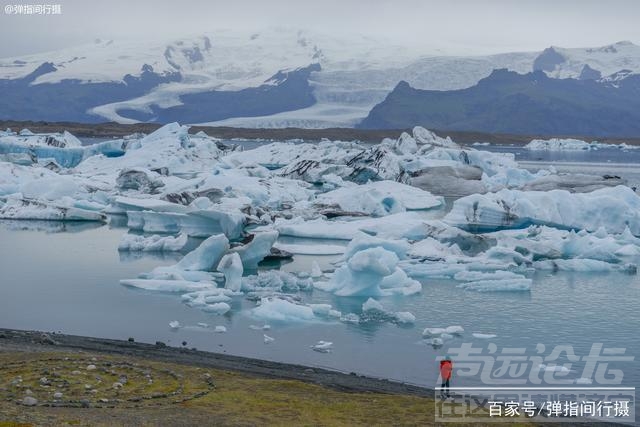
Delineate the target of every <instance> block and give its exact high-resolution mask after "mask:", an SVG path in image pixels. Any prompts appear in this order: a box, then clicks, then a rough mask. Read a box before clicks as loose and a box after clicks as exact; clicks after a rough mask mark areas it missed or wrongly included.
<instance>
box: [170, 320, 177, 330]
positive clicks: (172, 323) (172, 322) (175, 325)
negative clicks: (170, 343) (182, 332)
mask: <svg viewBox="0 0 640 427" xmlns="http://www.w3.org/2000/svg"><path fill="white" fill-rule="evenodd" d="M169 327H170V328H171V329H178V328H180V322H178V321H177V320H172V321H171V322H169Z"/></svg>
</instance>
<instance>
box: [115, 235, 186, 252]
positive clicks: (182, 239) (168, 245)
mask: <svg viewBox="0 0 640 427" xmlns="http://www.w3.org/2000/svg"><path fill="white" fill-rule="evenodd" d="M187 240H188V236H187V235H186V234H180V235H179V236H176V237H173V236H159V235H157V234H154V235H152V236H140V235H136V234H124V235H123V236H122V239H121V240H120V244H119V245H118V250H119V251H142V252H162V251H167V252H170V251H181V250H182V249H184V247H185V246H186V245H187Z"/></svg>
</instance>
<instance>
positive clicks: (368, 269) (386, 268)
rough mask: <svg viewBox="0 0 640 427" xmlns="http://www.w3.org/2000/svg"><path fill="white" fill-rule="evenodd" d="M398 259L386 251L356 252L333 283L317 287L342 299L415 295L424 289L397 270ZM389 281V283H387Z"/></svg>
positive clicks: (340, 269)
mask: <svg viewBox="0 0 640 427" xmlns="http://www.w3.org/2000/svg"><path fill="white" fill-rule="evenodd" d="M397 265H398V256H397V255H396V254H395V253H394V252H390V251H388V250H386V249H384V248H382V247H373V248H368V249H365V250H362V251H359V252H356V253H355V254H354V255H353V256H352V257H351V258H349V259H348V261H347V262H346V263H345V265H343V266H341V267H340V268H338V269H337V270H336V271H335V273H334V274H333V277H332V278H331V280H330V282H328V283H316V284H315V286H317V287H318V288H320V289H323V290H326V291H329V292H333V293H335V294H336V295H339V296H382V295H393V294H401V295H411V294H414V293H418V292H420V291H421V289H422V285H420V283H419V282H417V281H415V280H413V279H409V278H408V277H407V275H406V274H405V273H404V271H402V270H401V269H399V268H398V267H397ZM385 279H389V280H387V281H385Z"/></svg>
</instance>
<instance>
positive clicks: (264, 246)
mask: <svg viewBox="0 0 640 427" xmlns="http://www.w3.org/2000/svg"><path fill="white" fill-rule="evenodd" d="M250 236H252V237H251V240H250V241H249V242H248V243H246V244H244V245H242V246H238V247H234V248H232V249H231V251H232V252H235V253H237V254H238V255H240V259H241V260H242V265H243V266H244V268H246V269H256V268H258V263H259V262H260V261H262V260H263V259H264V258H265V257H266V256H267V255H269V254H270V253H271V247H272V246H273V244H274V243H275V242H276V240H278V232H277V231H264V232H259V233H254V234H252V235H250Z"/></svg>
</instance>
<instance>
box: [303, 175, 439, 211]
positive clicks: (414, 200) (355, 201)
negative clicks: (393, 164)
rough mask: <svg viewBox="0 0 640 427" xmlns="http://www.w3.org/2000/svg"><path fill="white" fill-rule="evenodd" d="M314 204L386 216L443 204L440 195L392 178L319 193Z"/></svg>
mask: <svg viewBox="0 0 640 427" xmlns="http://www.w3.org/2000/svg"><path fill="white" fill-rule="evenodd" d="M315 203H316V204H320V205H324V206H337V207H338V208H339V209H341V210H343V211H347V212H360V213H365V214H367V215H371V216H385V215H389V214H392V213H398V212H404V211H406V210H426V209H432V208H436V207H440V206H442V205H443V203H444V202H443V199H442V198H441V197H435V196H433V195H431V193H429V192H427V191H424V190H421V189H419V188H416V187H412V186H410V185H406V184H402V183H399V182H394V181H376V182H368V183H366V184H362V185H354V186H349V187H343V188H339V189H337V190H333V191H329V192H327V193H323V194H320V195H318V196H317V197H316V202H315Z"/></svg>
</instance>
